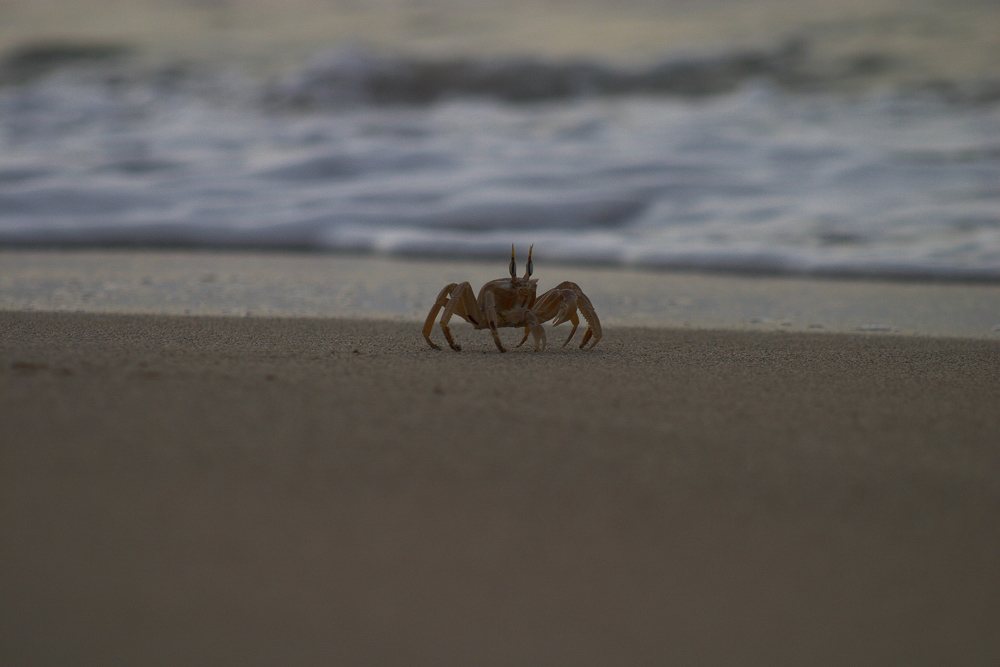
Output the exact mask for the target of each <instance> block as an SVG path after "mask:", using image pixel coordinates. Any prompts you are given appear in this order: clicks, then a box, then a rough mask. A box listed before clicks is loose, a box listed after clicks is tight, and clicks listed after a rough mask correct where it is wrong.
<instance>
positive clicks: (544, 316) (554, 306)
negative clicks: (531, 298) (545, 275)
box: [525, 281, 601, 349]
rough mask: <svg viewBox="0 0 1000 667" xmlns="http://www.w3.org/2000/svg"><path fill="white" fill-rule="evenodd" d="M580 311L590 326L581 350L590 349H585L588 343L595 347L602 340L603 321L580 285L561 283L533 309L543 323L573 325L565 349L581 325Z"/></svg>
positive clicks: (547, 293)
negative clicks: (552, 320) (549, 321)
mask: <svg viewBox="0 0 1000 667" xmlns="http://www.w3.org/2000/svg"><path fill="white" fill-rule="evenodd" d="M578 309H579V313H580V314H582V315H583V319H584V320H586V321H587V325H588V328H587V332H586V333H585V334H584V335H583V341H582V342H581V343H580V349H590V348H588V347H585V346H586V344H587V343H588V342H589V343H591V344H590V347H594V345H597V341H599V340H601V321H600V319H598V317H597V312H596V311H595V310H594V305H593V304H592V303H591V302H590V299H589V298H587V295H586V294H584V293H583V290H581V289H580V286H579V285H577V284H576V283H571V282H568V281H567V282H563V283H559V285H557V286H556V287H554V288H553V289H550V290H549V291H548V292H546V293H545V294H543V295H542V296H540V297H538V300H537V301H536V302H535V305H534V307H533V308H532V310H533V311H534V313H535V315H537V316H538V319H539V321H541V322H547V321H548V320H551V319H554V320H555V321H554V322H553V323H552V325H553V326H558V325H560V324H562V323H563V322H567V321H568V322H572V323H573V329H572V330H571V331H570V332H569V337H568V338H567V339H566V342H565V343H563V346H564V347H565V346H566V344H567V343H569V342H570V341H571V340H572V339H573V336H574V335H576V329H577V326H579V324H580V318H579V317H578V316H577V310H578ZM525 338H527V336H525ZM591 341H593V342H591Z"/></svg>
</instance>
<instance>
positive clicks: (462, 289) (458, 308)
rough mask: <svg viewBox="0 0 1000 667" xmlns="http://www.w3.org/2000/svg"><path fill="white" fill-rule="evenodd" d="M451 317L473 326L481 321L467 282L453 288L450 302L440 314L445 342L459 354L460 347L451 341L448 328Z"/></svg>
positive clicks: (477, 305) (477, 306)
mask: <svg viewBox="0 0 1000 667" xmlns="http://www.w3.org/2000/svg"><path fill="white" fill-rule="evenodd" d="M452 315H458V316H459V317H461V318H462V319H463V320H465V321H466V322H470V323H471V324H473V325H476V324H479V322H480V321H481V320H482V315H481V314H480V312H479V304H477V303H476V298H475V296H474V295H473V294H472V285H470V284H469V283H468V282H463V283H459V284H458V286H457V287H455V289H454V290H453V291H452V294H451V300H450V301H449V302H448V305H446V306H445V308H444V313H442V314H441V331H443V332H444V337H445V340H447V341H448V345H450V346H451V349H453V350H455V351H456V352H460V351H461V350H462V346H461V345H459V344H458V343H456V342H455V341H454V339H452V337H451V329H449V328H448V322H450V321H451V316H452Z"/></svg>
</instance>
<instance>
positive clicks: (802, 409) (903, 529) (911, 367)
mask: <svg viewBox="0 0 1000 667" xmlns="http://www.w3.org/2000/svg"><path fill="white" fill-rule="evenodd" d="M456 329H457V328H456ZM456 333H457V335H458V336H459V337H460V338H461V339H462V342H463V343H464V344H465V351H463V352H462V353H458V354H456V353H454V352H451V351H447V350H446V351H441V352H435V351H433V350H430V349H428V348H427V346H426V344H425V343H424V342H423V340H422V338H421V337H420V334H419V326H416V325H414V324H413V323H412V322H409V321H404V322H393V321H386V320H381V321H378V320H363V319H357V318H347V319H337V318H320V317H299V318H290V317H272V318H268V317H249V318H247V317H213V316H204V315H203V316H172V315H142V314H95V313H82V314H78V313H53V312H12V311H9V310H2V311H0V411H2V414H3V415H4V418H3V419H2V420H0V508H2V513H0V522H2V524H0V562H2V563H3V564H4V568H2V572H0V597H2V598H3V599H4V600H5V601H6V602H5V604H4V605H3V606H2V607H0V621H2V622H0V627H3V628H5V630H4V632H3V634H2V635H0V658H2V660H3V662H5V663H7V662H9V663H11V664H25V663H26V662H30V661H35V662H41V663H48V664H52V663H61V662H66V661H67V660H71V661H72V662H74V663H75V664H95V665H96V664H109V663H123V662H135V661H136V660H137V659H138V660H139V661H140V662H150V661H151V662H157V661H162V662H163V663H165V664H166V663H173V664H177V663H183V662H190V661H191V660H202V661H203V660H209V661H233V660H237V661H239V662H241V663H244V664H276V663H289V662H292V663H296V664H313V663H316V664H321V663H322V664H326V663H329V662H330V661H334V662H337V663H338V664H372V662H376V663H393V662H395V663H400V664H403V663H405V664H428V665H430V664H435V665H441V664H449V665H450V664H454V665H459V664H498V665H499V664H541V663H544V664H556V663H558V664H563V663H565V664H576V665H589V664H593V665H599V664H609V663H612V662H616V661H620V660H623V659H624V660H625V661H627V662H633V663H643V662H662V661H668V662H669V661H683V662H701V663H704V662H711V663H715V664H720V663H721V664H761V665H764V664H768V665H773V664H801V663H802V662H803V661H805V662H808V663H809V664H830V665H834V664H846V663H852V662H880V663H885V664H888V663H894V664H901V663H906V664H914V665H918V664H928V665H929V664H940V663H942V662H948V661H954V660H956V659H957V660H960V661H962V662H964V663H966V664H991V663H992V662H995V661H996V660H997V659H998V658H1000V627H998V624H997V620H996V619H997V618H1000V607H998V602H997V601H998V600H1000V575H998V571H997V568H996V554H997V553H998V550H1000V531H998V529H997V525H996V516H997V511H998V510H1000V451H998V450H997V447H996V434H997V433H1000V413H997V411H996V405H997V401H998V400H1000V377H998V375H997V373H996V369H997V368H1000V343H998V342H996V341H989V340H972V339H955V338H933V337H917V336H887V335H858V334H845V335H841V334H830V333H828V334H813V333H807V332H805V333H795V332H789V333H777V332H754V331H735V330H729V331H711V330H686V329H667V328H641V327H622V326H614V325H611V326H606V327H605V337H604V339H603V340H602V341H601V343H600V345H598V346H597V347H596V348H594V350H591V351H588V352H580V351H579V350H576V349H570V348H566V349H562V348H558V347H557V346H552V347H550V350H549V351H546V352H544V353H537V354H536V353H534V352H530V351H525V350H523V349H522V350H517V351H512V352H511V353H508V354H504V355H500V354H499V353H498V352H496V351H495V349H492V342H491V340H490V338H489V336H486V337H482V338H480V337H476V338H473V337H472V336H471V332H466V331H465V330H462V331H457V330H456ZM477 333H481V332H477ZM556 335H558V331H557V334H556ZM53 637H59V639H60V641H58V642H54V641H52V638H53Z"/></svg>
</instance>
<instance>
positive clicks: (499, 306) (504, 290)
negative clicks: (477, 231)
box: [423, 245, 601, 352]
mask: <svg viewBox="0 0 1000 667" xmlns="http://www.w3.org/2000/svg"><path fill="white" fill-rule="evenodd" d="M532 250H534V246H531V248H529V249H528V265H527V267H526V270H525V273H524V277H523V278H518V277H517V262H516V261H515V260H514V246H513V245H511V247H510V278H498V279H496V280H491V281H489V282H488V283H486V284H485V285H483V287H482V289H480V290H479V296H478V297H474V296H473V291H472V285H470V284H469V283H468V282H461V283H449V284H448V285H445V287H444V289H442V290H441V293H440V294H438V296H437V299H436V300H435V301H434V306H433V307H431V312H429V313H428V314H427V320H426V321H425V322H424V331H423V333H424V339H425V340H426V341H427V344H428V345H430V346H431V347H432V348H434V349H435V350H440V349H441V347H440V346H438V345H437V344H436V343H434V341H432V340H431V331H433V329H434V320H436V319H437V316H438V313H439V312H440V311H441V309H442V308H444V313H442V315H441V322H440V323H441V331H442V332H444V337H445V340H447V341H448V345H450V346H451V349H453V350H455V351H456V352H458V351H461V349H462V347H461V346H460V345H459V344H458V343H456V342H455V340H454V339H453V338H452V337H451V330H450V329H449V328H448V322H449V321H450V320H451V318H452V316H453V315H454V316H458V317H461V318H462V319H463V320H465V321H466V322H468V323H469V324H471V325H472V326H473V327H474V328H475V329H476V330H479V329H489V330H490V333H492V334H493V342H494V343H496V345H497V349H499V350H500V351H501V352H506V350H505V349H504V346H503V343H502V342H501V341H500V335H499V334H498V333H497V329H499V328H501V327H518V328H520V327H524V338H522V339H521V342H520V343H518V344H517V347H521V346H522V345H524V343H525V341H527V340H528V336H529V335H531V336H533V337H534V340H535V351H536V352H541V351H543V350H544V349H545V329H543V328H542V323H543V322H548V321H549V320H552V319H554V320H555V321H554V322H553V323H552V326H558V325H560V324H562V323H563V322H571V323H572V324H573V328H572V329H571V330H570V332H569V337H568V338H567V339H566V342H565V343H563V347H566V345H567V343H569V342H570V341H571V340H573V336H574V335H575V334H576V328H577V327H578V326H579V324H580V318H579V316H578V315H577V311H578V310H579V313H580V314H581V315H583V319H584V320H586V321H587V325H588V328H587V331H586V332H585V333H584V334H583V341H582V342H581V343H580V349H581V350H589V349H591V348H593V347H594V346H595V345H597V342H598V341H599V340H601V321H600V320H599V319H598V318H597V312H596V311H594V306H593V304H592V303H590V299H588V298H587V295H586V294H584V293H583V290H581V289H580V286H579V285H577V284H576V283H571V282H568V281H567V282H562V283H559V284H558V285H556V286H555V287H554V288H553V289H550V290H549V291H548V292H546V293H545V294H542V295H541V296H540V297H536V296H535V290H536V288H537V285H538V280H537V279H532V278H531V271H532V263H531V252H532ZM588 342H589V343H590V345H589V346H587V343H588Z"/></svg>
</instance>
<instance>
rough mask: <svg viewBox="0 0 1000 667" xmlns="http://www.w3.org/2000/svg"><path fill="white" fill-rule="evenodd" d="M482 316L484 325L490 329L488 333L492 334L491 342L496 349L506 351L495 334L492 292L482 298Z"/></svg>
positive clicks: (495, 321)
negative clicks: (495, 345) (484, 320)
mask: <svg viewBox="0 0 1000 667" xmlns="http://www.w3.org/2000/svg"><path fill="white" fill-rule="evenodd" d="M483 316H484V317H485V318H486V324H487V325H489V327H490V333H491V334H493V342H494V343H496V344H497V349H498V350H500V351H501V352H506V351H507V350H505V349H503V343H501V342H500V334H499V333H497V305H496V297H494V296H493V292H487V293H486V295H485V296H484V297H483Z"/></svg>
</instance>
